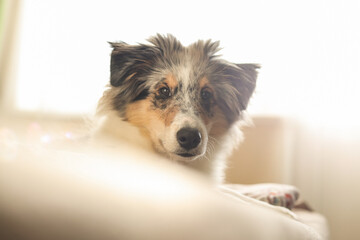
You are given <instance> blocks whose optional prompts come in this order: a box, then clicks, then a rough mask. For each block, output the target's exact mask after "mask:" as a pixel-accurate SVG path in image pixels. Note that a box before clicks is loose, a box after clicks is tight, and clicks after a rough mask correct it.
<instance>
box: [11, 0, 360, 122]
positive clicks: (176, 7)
mask: <svg viewBox="0 0 360 240" xmlns="http://www.w3.org/2000/svg"><path fill="white" fill-rule="evenodd" d="M22 2H23V4H22V9H21V19H20V34H19V36H20V41H19V48H18V56H19V57H18V59H19V61H18V75H17V84H16V92H17V94H16V107H17V108H18V109H20V110H26V111H43V112H50V113H63V114H64V113H66V114H78V113H88V112H91V111H92V110H94V109H95V106H96V102H97V100H98V99H99V98H100V96H101V93H102V92H103V90H104V86H105V85H106V84H107V83H108V81H109V60H110V51H111V50H110V47H109V45H108V44H107V41H118V40H121V41H125V42H128V43H136V42H144V40H145V39H146V38H148V37H149V36H151V35H154V34H156V33H162V34H166V33H171V34H173V35H175V36H176V37H177V38H178V39H179V40H181V41H182V42H183V43H184V44H185V45H187V44H189V43H191V42H194V41H196V40H198V39H209V38H211V39H213V40H220V41H221V46H222V47H223V48H224V49H223V50H222V54H223V57H224V58H226V59H227V60H230V61H233V62H237V63H241V62H243V63H248V62H253V63H260V64H261V65H262V69H261V70H260V74H259V79H258V87H257V91H256V94H255V95H254V98H253V99H252V102H251V104H250V107H249V112H250V113H253V114H281V115H290V116H303V117H304V116H305V118H308V119H311V121H316V119H318V120H319V122H321V121H323V120H324V119H328V118H329V116H331V119H334V118H339V117H341V116H344V115H346V114H353V113H354V107H353V103H354V102H360V97H359V96H360V95H359V94H358V92H357V90H355V89H359V84H360V81H358V79H360V77H359V76H360V67H359V66H360V59H359V56H360V45H359V42H360V32H359V31H357V30H356V29H358V26H357V23H358V22H360V15H359V14H358V12H359V3H358V2H357V1H344V2H339V1H326V2H324V1H311V0H308V1H301V2H296V3H295V2H293V1H286V0H276V1H266V0H263V1H260V0H257V1H226V0H225V1H221V2H211V1H187V0H186V1H178V2H177V3H174V2H169V1H164V0H162V1H159V0H155V1H116V0H113V1H110V0H104V1H85V0H77V1H43V0H24V1H22ZM309 116H311V117H309ZM356 118H358V119H359V118H360V117H359V116H358V115H357V116H356V117H355V119H356Z"/></svg>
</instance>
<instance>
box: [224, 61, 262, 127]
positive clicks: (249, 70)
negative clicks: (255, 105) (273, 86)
mask: <svg viewBox="0 0 360 240" xmlns="http://www.w3.org/2000/svg"><path fill="white" fill-rule="evenodd" d="M259 68H260V66H259V65H258V64H224V65H223V67H222V71H221V72H222V73H221V74H222V75H223V81H221V85H222V86H219V87H220V89H221V91H222V93H220V94H218V97H219V98H220V99H219V100H220V101H219V105H220V108H221V109H222V110H223V111H224V113H225V116H226V117H227V119H228V121H229V122H234V121H236V120H237V119H239V117H240V116H241V112H242V111H244V110H246V109H247V106H248V103H249V100H250V98H251V96H252V94H253V92H254V90H255V86H256V79H257V69H259Z"/></svg>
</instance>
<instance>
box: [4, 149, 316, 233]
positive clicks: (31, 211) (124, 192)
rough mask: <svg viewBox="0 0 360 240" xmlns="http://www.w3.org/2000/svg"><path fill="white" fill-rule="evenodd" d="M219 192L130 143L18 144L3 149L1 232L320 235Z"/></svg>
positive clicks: (287, 216) (282, 213)
mask: <svg viewBox="0 0 360 240" xmlns="http://www.w3.org/2000/svg"><path fill="white" fill-rule="evenodd" d="M224 191H225V192H227V194H226V195H225V194H223V193H220V192H219V191H218V190H217V189H215V188H214V187H213V186H211V185H210V184H209V183H207V181H206V180H205V179H203V178H202V176H200V175H198V174H197V173H195V172H192V171H191V170H189V169H185V168H184V167H182V166H179V165H175V164H172V163H169V162H168V161H166V160H163V159H159V157H158V156H155V155H149V154H148V153H145V152H142V151H141V150H139V149H132V148H131V147H130V146H125V145H122V146H119V148H118V149H116V150H114V151H112V152H110V151H107V150H106V151H105V150H104V149H102V150H101V151H99V150H97V151H92V150H89V149H85V150H83V151H81V152H73V151H58V150H47V149H43V148H39V147H35V146H18V148H17V152H16V155H14V157H13V158H12V160H9V159H4V158H3V159H1V156H0V239H13V238H16V239H36V240H41V239H107V240H111V239H125V240H128V239H129V240H132V239H134V240H140V239H141V240H142V239H144V240H145V239H146V240H152V239H154V240H155V239H156V240H161V239H164V240H165V239H166V240H169V239H171V240H177V239H179V240H180V239H196V240H202V239H206V240H208V239H210V240H211V239H214V240H215V239H219V240H220V239H221V240H222V239H227V240H232V239H234V240H235V239H255V240H256V239H276V240H282V239H284V240H285V239H286V240H289V239H301V240H303V239H309V240H310V239H321V237H320V236H319V234H318V233H317V232H316V231H314V230H313V229H312V228H311V227H309V226H307V225H305V224H303V223H301V222H300V221H297V220H296V219H295V218H296V217H294V215H293V214H292V213H291V212H290V211H287V210H284V209H285V208H282V209H281V210H279V209H280V208H279V207H271V206H269V205H267V204H265V203H264V204H262V203H260V204H259V201H257V200H249V198H248V197H243V196H241V195H238V194H237V193H234V192H231V190H224ZM227 195H232V196H231V197H229V196H227ZM234 196H235V197H234ZM239 199H240V200H239Z"/></svg>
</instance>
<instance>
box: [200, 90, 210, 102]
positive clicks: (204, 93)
mask: <svg viewBox="0 0 360 240" xmlns="http://www.w3.org/2000/svg"><path fill="white" fill-rule="evenodd" d="M200 94H201V99H202V100H204V101H209V100H210V99H211V98H212V93H211V92H210V91H209V90H208V89H206V88H203V89H202V90H201V93H200Z"/></svg>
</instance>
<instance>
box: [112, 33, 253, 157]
mask: <svg viewBox="0 0 360 240" xmlns="http://www.w3.org/2000/svg"><path fill="white" fill-rule="evenodd" d="M149 42H150V43H151V45H150V44H149V45H143V44H140V45H128V44H125V43H111V45H112V47H113V52H112V55H111V81H110V82H111V88H110V90H108V91H109V92H111V94H109V95H110V96H111V100H110V102H111V105H112V108H113V110H115V111H117V112H118V115H119V117H121V118H122V119H123V120H124V121H128V122H130V123H131V124H133V125H135V126H137V127H138V128H139V129H140V130H141V132H142V134H143V135H144V136H146V137H147V138H149V139H150V140H151V142H152V144H153V147H154V148H155V149H156V151H158V152H160V153H163V154H165V155H166V156H167V157H169V158H171V159H174V160H178V161H191V160H194V159H196V158H198V157H199V156H202V155H204V154H205V153H206V152H207V151H209V150H211V147H212V146H211V145H212V144H211V142H214V141H217V140H218V139H219V138H221V137H222V136H223V135H224V134H226V132H227V130H228V129H229V128H230V127H231V125H232V124H233V123H235V122H236V121H238V120H239V119H240V118H241V113H242V111H244V110H245V109H246V106H247V104H248V101H249V98H250V96H251V95H252V92H253V90H254V88H255V80H256V75H257V73H256V68H258V66H257V65H253V64H242V65H241V64H239V65H236V64H232V63H229V62H226V61H224V60H221V59H219V58H218V56H216V55H215V53H216V52H217V51H218V50H219V49H218V45H219V43H218V42H210V41H207V42H203V41H198V42H196V43H194V44H192V45H190V46H188V47H184V46H182V45H181V43H180V42H178V41H177V40H176V39H175V38H174V37H173V36H171V35H168V36H167V37H164V36H160V35H157V36H156V37H153V38H151V39H149Z"/></svg>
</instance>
